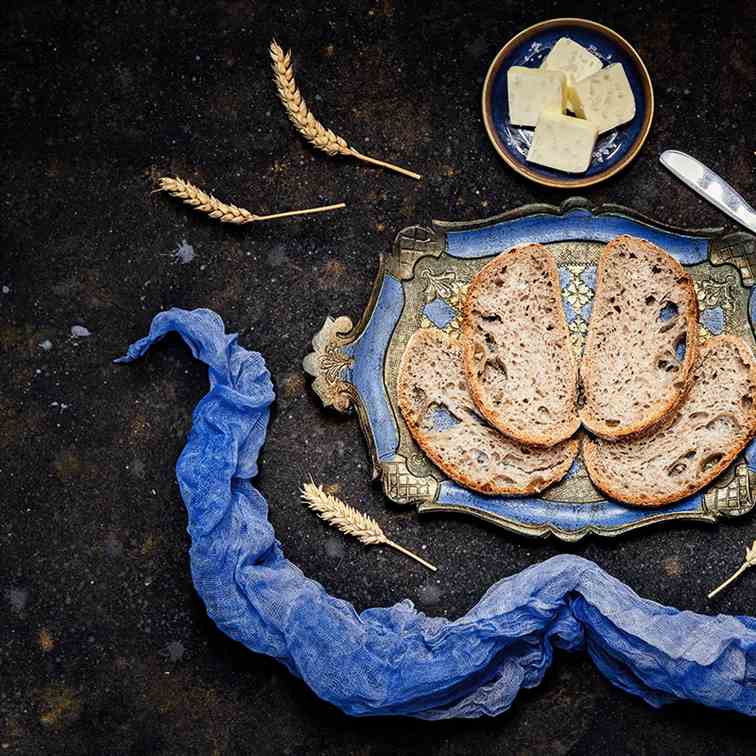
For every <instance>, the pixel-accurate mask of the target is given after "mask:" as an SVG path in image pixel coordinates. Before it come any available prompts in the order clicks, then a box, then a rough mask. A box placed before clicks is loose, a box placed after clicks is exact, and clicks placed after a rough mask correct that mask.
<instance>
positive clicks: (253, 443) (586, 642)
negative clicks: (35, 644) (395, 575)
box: [118, 309, 756, 719]
mask: <svg viewBox="0 0 756 756" xmlns="http://www.w3.org/2000/svg"><path fill="white" fill-rule="evenodd" d="M171 331H176V332H177V333H179V334H180V335H181V337H182V338H183V339H184V341H185V342H186V343H187V344H188V345H189V347H190V349H191V350H192V354H193V355H194V356H195V357H196V358H197V359H199V360H202V361H203V362H205V363H206V364H207V365H208V366H209V376H210V386H211V388H210V391H209V392H208V394H207V395H206V396H205V397H204V398H203V399H202V400H201V401H200V402H199V404H198V405H197V407H196V409H195V410H194V415H193V423H192V430H191V433H190V434H189V439H188V441H187V444H186V448H185V449H184V451H183V452H182V454H181V456H180V457H179V460H178V463H177V465H176V474H177V476H178V481H179V485H180V488H181V496H182V497H183V499H184V503H185V504H186V508H187V511H188V513H189V527H188V530H189V534H190V536H191V539H192V545H191V550H190V561H191V569H192V577H193V580H194V585H195V586H196V588H197V592H198V593H199V595H200V596H201V597H202V600H203V601H204V602H205V605H206V607H207V611H208V614H209V616H210V617H211V618H212V619H213V621H214V622H215V623H216V624H217V625H218V627H219V628H220V629H221V630H222V631H223V632H224V633H226V634H227V635H229V636H230V637H231V638H234V639H235V640H238V641H239V642H241V643H243V644H244V645H245V646H246V647H247V648H249V649H250V650H252V651H256V652H257V653H262V654H268V655H269V656H272V657H274V658H276V659H278V660H279V661H280V662H281V663H282V664H284V665H285V666H286V667H287V668H288V669H289V671H290V672H292V673H293V674H295V675H297V676H298V677H301V678H302V679H303V680H304V681H305V682H306V683H307V685H309V686H310V688H312V690H313V691H314V692H315V693H316V694H317V695H318V696H320V698H322V699H324V700H326V701H330V702H331V703H333V704H334V705H336V706H338V707H339V708H340V709H341V710H342V711H344V712H346V713H347V714H351V715H389V714H399V715H408V716H414V717H422V718H425V719H444V718H449V717H479V716H482V715H484V714H486V715H495V714H498V713H500V712H502V711H505V710H506V709H508V708H509V707H510V706H511V705H512V702H513V701H514V699H515V696H516V695H517V692H518V691H519V690H520V689H521V688H532V687H534V686H536V685H538V684H539V683H540V682H541V680H542V679H543V676H544V674H545V672H546V670H547V669H548V667H549V665H550V664H551V661H552V657H553V653H554V651H553V649H554V647H557V648H562V649H567V650H569V651H577V650H580V649H585V650H586V651H587V652H588V653H589V654H590V656H591V658H592V659H593V661H594V662H595V664H596V665H597V666H598V668H599V669H600V670H601V672H602V673H603V674H604V675H605V676H606V677H607V679H609V680H610V681H611V682H612V683H613V684H614V685H617V686H618V687H620V688H622V689H623V690H626V691H627V692H629V693H632V694H634V695H637V696H640V697H641V698H643V699H644V700H645V701H647V702H648V703H649V704H651V705H652V706H661V705H662V704H666V703H670V702H673V701H679V700H690V701H697V702H699V703H702V704H705V705H706V706H713V707H717V708H721V709H734V710H735V711H739V712H742V713H744V714H748V715H750V716H754V715H756V619H754V618H753V617H733V616H725V615H719V616H715V617H708V616H704V615H701V614H694V613H693V612H687V611H678V610H677V609H673V608H671V607H667V606H661V605H660V604H657V603H655V602H653V601H648V600H646V599H642V598H640V597H639V596H637V595H636V594H635V593H634V592H633V591H632V590H631V589H630V588H629V587H628V586H626V585H625V584H624V583H621V582H620V581H619V580H616V579H615V578H613V577H611V576H610V575H608V574H607V573H606V572H604V571H603V570H602V569H601V568H600V567H598V566H597V565H596V564H594V563H593V562H590V561H588V560H586V559H582V558H580V557H577V556H572V555H561V556H557V557H554V558H552V559H549V560H547V561H545V562H542V563H541V564H537V565H534V566H532V567H529V568H528V569H525V570H523V571H522V572H520V573H519V574H517V575H513V576H512V577H509V578H505V579H503V580H500V581H499V582H498V583H496V584H495V585H493V586H492V587H491V588H490V589H489V590H488V591H487V592H486V594H485V595H484V596H483V598H482V599H481V600H480V601H479V602H478V604H477V605H476V606H475V607H474V608H472V609H471V610H470V611H469V612H468V613H467V614H465V615H464V616H463V617H460V618H459V619H457V620H454V621H453V622H452V621H449V620H447V619H442V618H434V617H427V616H425V615H424V614H422V613H420V612H418V611H417V610H416V609H415V608H414V606H413V605H412V603H411V602H410V601H408V600H405V601H401V602H400V603H398V604H396V605H395V606H392V607H389V608H379V609H367V610H366V611H364V612H362V613H360V614H357V612H356V611H355V610H354V608H353V607H352V605H351V604H349V603H348V602H346V601H343V600H341V599H338V598H335V597H334V596H330V595H329V594H328V593H326V591H325V589H324V588H323V587H322V586H321V585H320V584H319V583H317V582H315V581H314V580H310V579H308V578H307V577H305V576H304V575H303V574H302V572H301V571H300V570H299V569H298V568H297V567H296V566H295V565H294V564H292V563H291V562H289V561H288V560H287V559H285V558H284V556H283V552H282V549H281V545H280V543H279V542H278V541H277V540H276V538H275V534H274V532H273V528H272V527H271V525H270V523H269V522H268V517H267V514H268V506H267V503H266V501H265V499H264V498H263V497H262V495H261V494H260V493H259V492H258V491H257V490H256V489H255V488H253V487H252V485H251V484H250V483H249V478H252V477H254V476H255V475H256V473H257V457H258V454H259V452H260V447H261V446H262V443H263V441H264V440H265V433H266V429H267V424H268V418H269V409H270V405H271V403H272V402H273V399H274V394H273V387H272V384H271V380H270V374H269V373H268V370H267V369H266V367H265V362H264V361H263V358H262V357H261V356H260V355H259V354H257V353H255V352H248V351H247V350H246V349H244V348H243V347H241V346H239V344H238V343H237V336H236V335H229V334H226V333H225V330H224V326H223V321H222V320H221V318H220V317H219V316H218V315H217V314H216V313H214V312H212V311H210V310H204V309H198V310H193V311H186V310H178V309H174V310H170V311H168V312H164V313H161V314H159V315H157V316H156V317H155V319H154V320H153V322H152V326H151V328H150V333H149V335H148V336H147V337H146V338H143V339H141V340H139V341H137V342H136V343H134V344H132V346H131V347H130V348H129V350H128V355H127V356H126V357H122V358H121V359H120V360H118V361H121V362H129V361H131V360H135V359H137V358H138V357H140V356H141V355H143V354H144V353H145V352H146V351H147V350H148V349H149V347H150V346H151V345H152V344H153V343H154V342H155V341H157V340H158V339H161V338H162V337H163V336H165V335H166V334H167V333H169V332H171Z"/></svg>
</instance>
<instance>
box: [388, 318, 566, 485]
mask: <svg viewBox="0 0 756 756" xmlns="http://www.w3.org/2000/svg"><path fill="white" fill-rule="evenodd" d="M397 393H398V398H399V409H400V410H401V413H402V415H403V417H404V419H405V421H406V423H407V427H408V428H409V430H410V432H411V433H412V435H413V437H414V438H415V440H416V441H417V443H418V444H419V445H420V447H421V448H422V449H423V451H424V452H425V453H426V454H427V455H428V457H429V458H430V459H431V460H432V461H433V462H434V463H435V464H436V465H437V466H438V467H439V468H441V470H443V471H444V472H445V473H446V474H447V475H448V476H449V477H450V478H451V479H452V480H455V481H457V482H458V483H460V484H461V485H463V486H465V487H467V488H471V489H473V490H475V491H480V492H481V493H486V494H529V493H536V492H538V491H542V490H543V489H545V488H546V487H547V486H549V485H550V484H552V483H554V482H556V481H558V480H560V479H561V478H562V477H564V475H566V473H567V471H568V470H569V469H570V466H571V464H572V461H573V460H574V458H575V456H576V455H577V451H578V442H577V441H576V440H570V441H565V442H563V443H560V444H557V445H556V446H552V447H550V448H547V449H543V448H534V447H527V446H524V445H523V444H520V443H518V442H516V441H512V440H510V439H508V438H506V437H505V436H503V435H501V433H499V432H498V431H496V430H494V429H493V428H490V427H489V426H488V425H486V424H485V423H484V421H483V420H482V418H481V417H480V416H479V415H478V413H477V411H476V408H475V405H474V404H473V401H472V399H471V397H470V393H469V391H468V388H467V382H466V380H465V374H464V370H463V363H462V345H461V344H460V342H459V340H457V339H450V338H449V337H448V336H446V335H445V334H444V333H442V332H440V331H437V330H435V329H421V330H419V331H416V332H415V333H414V334H413V335H412V337H411V338H410V340H409V342H408V343H407V347H406V349H405V351H404V355H403V356H402V361H401V365H400V368H399V380H398V386H397Z"/></svg>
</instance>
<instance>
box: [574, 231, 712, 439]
mask: <svg viewBox="0 0 756 756" xmlns="http://www.w3.org/2000/svg"><path fill="white" fill-rule="evenodd" d="M697 330H698V299H697V298H696V292H695V289H694V288H693V280H692V279H691V277H690V276H689V275H688V274H687V273H686V272H685V270H684V269H683V267H682V266H681V265H680V263H678V262H677V260H675V259H674V258H673V257H672V256H670V255H668V254H667V253H666V252H665V251H664V250H662V249H659V247H657V246H655V245H653V244H651V243H650V242H647V241H644V240H642V239H636V238H635V237H632V236H618V237H617V238H616V239H613V240H612V241H611V242H609V244H607V246H606V247H605V248H604V251H603V252H602V254H601V258H600V259H599V264H598V273H597V281H596V296H595V298H594V300H593V309H592V312H591V319H590V323H589V325H588V335H587V338H586V343H585V351H584V352H583V359H582V362H581V364H580V381H581V386H582V391H583V397H584V400H585V404H584V406H583V407H582V409H581V411H580V418H581V420H582V421H583V424H584V425H585V426H586V427H587V428H588V429H589V430H590V431H592V432H593V433H595V434H596V435H597V436H601V437H602V438H606V439H618V438H624V437H628V436H633V435H637V434H639V433H642V432H643V431H645V430H648V429H649V428H651V427H652V426H653V425H655V424H656V423H657V422H659V421H660V420H661V419H662V418H663V417H664V416H665V415H667V414H668V413H670V412H671V411H673V410H674V409H675V407H676V406H677V405H678V404H679V403H680V402H681V401H682V399H683V397H684V394H685V391H686V386H687V380H688V376H689V374H690V371H691V369H692V366H693V364H694V362H695V358H696V352H697Z"/></svg>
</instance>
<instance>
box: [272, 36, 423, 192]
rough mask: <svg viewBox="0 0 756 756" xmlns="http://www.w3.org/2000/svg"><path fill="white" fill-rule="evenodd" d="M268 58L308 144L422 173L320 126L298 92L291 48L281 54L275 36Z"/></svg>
mask: <svg viewBox="0 0 756 756" xmlns="http://www.w3.org/2000/svg"><path fill="white" fill-rule="evenodd" d="M270 57H271V58H272V60H273V78H274V81H275V83H276V89H277V90H278V96H279V97H280V99H281V102H282V103H283V106H284V107H285V108H286V112H287V113H288V114H289V119H290V120H291V122H292V123H293V124H294V127H295V128H296V130H297V131H298V132H299V133H300V134H301V135H302V136H303V137H304V138H305V139H306V140H307V141H308V142H309V143H310V144H312V145H313V147H317V148H318V149H319V150H323V152H327V153H328V154H329V155H349V156H351V157H354V158H357V159H358V160H362V161H364V162H366V163H372V164H373V165H379V166H381V167H382V168H388V169H389V170H391V171H396V172H397V173H401V174H403V175H404V176H409V177H410V178H413V179H417V180H420V179H421V178H422V176H420V174H419V173H415V172H414V171H408V170H407V169H406V168H400V167H399V166H398V165H394V164H393V163H386V162H385V161H383V160H377V159H376V158H372V157H369V156H368V155H363V154H362V153H361V152H359V151H357V150H356V149H355V148H354V147H350V146H349V145H348V144H347V142H346V140H345V139H344V138H343V137H340V136H338V135H337V134H334V133H333V131H331V130H330V129H327V128H326V127H325V126H323V124H322V123H320V121H318V119H317V118H315V116H314V115H313V114H312V111H311V110H310V109H309V108H308V107H307V103H306V102H305V99H304V97H302V93H301V92H300V91H299V87H298V86H297V81H296V79H295V78H294V68H293V66H292V63H291V50H289V52H287V53H284V51H283V49H282V48H281V46H280V45H279V44H278V42H276V40H275V39H274V40H273V41H272V42H271V43H270Z"/></svg>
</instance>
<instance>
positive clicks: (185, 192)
mask: <svg viewBox="0 0 756 756" xmlns="http://www.w3.org/2000/svg"><path fill="white" fill-rule="evenodd" d="M158 185H159V189H157V190H156V191H159V192H168V194H171V195H173V196H174V197H176V198H177V199H180V200H181V201H182V202H184V203H185V204H187V205H190V206H191V207H193V208H194V209H195V210H197V211H199V212H200V213H206V214H207V215H209V216H210V217H211V218H215V219H216V220H219V221H220V222H221V223H234V224H236V225H237V226H241V225H244V224H246V223H255V222H256V221H264V220H273V219H274V218H288V217H289V216H291V215H305V214H308V213H324V212H326V211H328V210H338V209H339V208H342V207H346V205H345V204H344V203H343V202H338V203H337V204H335V205H323V206H321V207H308V208H307V209H305V210H287V211H286V212H284V213H272V214H270V215H255V214H254V213H250V212H249V210H245V209H244V208H243V207H237V206H236V205H229V204H227V203H226V202H221V201H220V200H219V199H217V198H216V197H213V195H212V194H208V193H207V192H203V191H202V189H200V188H199V187H196V186H194V184H190V183H189V182H188V181H184V180H183V179H180V178H178V176H177V177H176V178H168V177H165V176H164V177H163V178H161V179H159V180H158Z"/></svg>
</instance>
